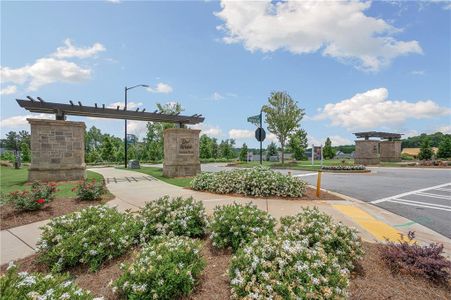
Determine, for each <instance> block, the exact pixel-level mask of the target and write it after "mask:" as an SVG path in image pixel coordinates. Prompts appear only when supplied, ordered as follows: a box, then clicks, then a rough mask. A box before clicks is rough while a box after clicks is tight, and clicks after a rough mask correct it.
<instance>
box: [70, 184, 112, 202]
mask: <svg viewBox="0 0 451 300" xmlns="http://www.w3.org/2000/svg"><path fill="white" fill-rule="evenodd" d="M72 191H73V192H75V193H76V194H77V199H80V200H97V199H100V197H102V195H103V194H105V192H106V188H105V185H104V184H103V183H101V184H98V183H97V181H96V180H95V179H93V180H92V181H91V182H89V181H88V180H83V181H80V182H79V183H78V184H77V186H76V187H74V188H73V189H72Z"/></svg>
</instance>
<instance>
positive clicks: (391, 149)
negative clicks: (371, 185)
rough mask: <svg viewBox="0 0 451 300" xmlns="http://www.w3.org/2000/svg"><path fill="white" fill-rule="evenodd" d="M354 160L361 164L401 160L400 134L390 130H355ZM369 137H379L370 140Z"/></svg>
mask: <svg viewBox="0 0 451 300" xmlns="http://www.w3.org/2000/svg"><path fill="white" fill-rule="evenodd" d="M354 134H355V136H356V137H357V138H363V140H356V141H355V154H354V162H355V163H356V164H362V165H377V164H378V163H379V162H381V161H382V162H394V161H401V141H400V139H401V135H402V134H399V133H390V132H377V131H368V132H356V133H354ZM370 137H376V138H379V140H371V139H370Z"/></svg>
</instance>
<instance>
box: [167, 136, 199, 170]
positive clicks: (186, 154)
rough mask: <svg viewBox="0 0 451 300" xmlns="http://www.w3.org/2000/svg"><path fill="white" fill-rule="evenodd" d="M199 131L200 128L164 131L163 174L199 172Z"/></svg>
mask: <svg viewBox="0 0 451 300" xmlns="http://www.w3.org/2000/svg"><path fill="white" fill-rule="evenodd" d="M199 133H200V130H194V129H187V128H168V129H166V130H165V131H164V162H163V175H164V176H167V177H179V176H195V175H196V174H197V173H200V160H199Z"/></svg>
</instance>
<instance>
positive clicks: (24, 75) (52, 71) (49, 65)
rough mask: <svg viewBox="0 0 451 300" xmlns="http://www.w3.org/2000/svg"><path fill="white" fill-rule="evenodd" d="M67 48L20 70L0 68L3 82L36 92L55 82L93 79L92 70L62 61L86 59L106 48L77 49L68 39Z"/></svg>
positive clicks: (95, 45) (95, 46)
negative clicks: (22, 85) (70, 58)
mask: <svg viewBox="0 0 451 300" xmlns="http://www.w3.org/2000/svg"><path fill="white" fill-rule="evenodd" d="M65 44H66V46H65V47H59V48H57V51H56V52H55V53H53V54H52V55H51V56H52V57H42V58H38V59H37V60H36V61H35V62H34V63H33V64H31V65H30V64H28V65H25V66H23V67H19V68H10V67H0V76H1V78H2V82H9V83H14V84H27V90H29V91H35V90H37V89H39V88H40V87H42V86H44V85H47V84H51V83H55V82H71V83H75V82H82V81H84V80H87V79H89V78H91V72H92V70H91V69H90V68H89V67H81V66H79V65H78V64H76V63H74V62H71V61H68V60H65V59H62V58H69V57H79V58H86V57H89V56H92V55H95V54H96V53H97V52H99V51H104V50H105V48H104V47H103V46H102V45H101V44H99V43H95V44H94V45H93V46H92V47H88V48H76V47H74V46H73V45H72V44H71V43H70V40H69V39H67V40H66V41H65Z"/></svg>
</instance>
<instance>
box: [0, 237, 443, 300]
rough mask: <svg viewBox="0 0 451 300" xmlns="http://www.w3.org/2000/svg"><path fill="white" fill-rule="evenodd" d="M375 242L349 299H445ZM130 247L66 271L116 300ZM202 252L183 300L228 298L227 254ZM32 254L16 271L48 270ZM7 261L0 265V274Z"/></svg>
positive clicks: (208, 245) (130, 256)
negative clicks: (94, 265) (395, 266)
mask: <svg viewBox="0 0 451 300" xmlns="http://www.w3.org/2000/svg"><path fill="white" fill-rule="evenodd" d="M379 247H380V245H378V244H371V243H366V242H364V249H365V253H366V254H365V256H364V259H363V260H362V261H361V262H360V263H359V264H358V266H357V268H356V270H355V271H354V272H353V273H352V276H351V284H350V288H349V299H356V300H357V299H359V300H362V299H371V300H373V299H390V300H397V299H399V300H401V299H410V300H414V299H421V300H437V299H449V295H450V293H451V285H450V284H448V286H443V285H435V284H432V283H431V282H429V281H427V280H425V279H423V278H421V277H414V276H410V275H408V274H392V272H391V271H390V270H389V269H388V267H387V266H386V265H385V263H384V262H383V261H382V260H381V259H380V256H379V249H380V248H379ZM136 250H137V249H135V250H132V251H130V252H129V253H128V254H126V255H123V256H121V257H119V258H117V259H115V260H112V261H109V262H107V263H106V264H104V265H103V266H102V268H101V269H100V270H99V271H98V272H96V273H92V272H89V271H88V270H87V268H84V267H79V268H74V269H72V270H69V271H70V273H71V274H72V275H73V276H75V277H76V280H75V281H76V283H77V284H78V285H79V286H80V287H81V288H84V289H88V290H91V291H92V292H93V294H94V295H96V296H104V298H105V300H117V299H118V298H117V296H115V295H114V294H113V293H112V292H111V288H110V287H109V286H108V283H109V282H110V281H111V280H114V279H116V278H117V277H118V276H119V275H120V274H121V271H120V269H119V265H120V263H121V262H127V261H131V260H132V259H133V252H134V251H136ZM202 253H203V255H204V257H205V259H206V261H207V266H206V268H205V270H204V272H203V274H202V275H201V278H200V284H199V285H198V286H197V287H196V289H195V290H194V291H193V293H192V294H191V295H190V296H189V297H186V298H183V300H199V299H202V300H204V299H205V300H207V299H218V300H219V299H229V298H230V286H229V283H228V277H227V275H226V273H227V269H228V266H229V262H230V258H231V253H230V252H229V251H218V250H216V249H214V248H213V247H212V245H211V242H209V241H206V243H205V244H204V248H203V250H202ZM35 259H36V255H32V256H29V257H27V258H24V259H22V260H19V261H17V262H16V264H17V265H18V267H19V270H20V271H28V272H37V271H39V272H48V268H46V267H45V266H43V265H40V264H38V263H37V262H36V261H35ZM6 267H7V264H5V265H3V266H1V267H0V272H1V273H4V272H5V270H6Z"/></svg>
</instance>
